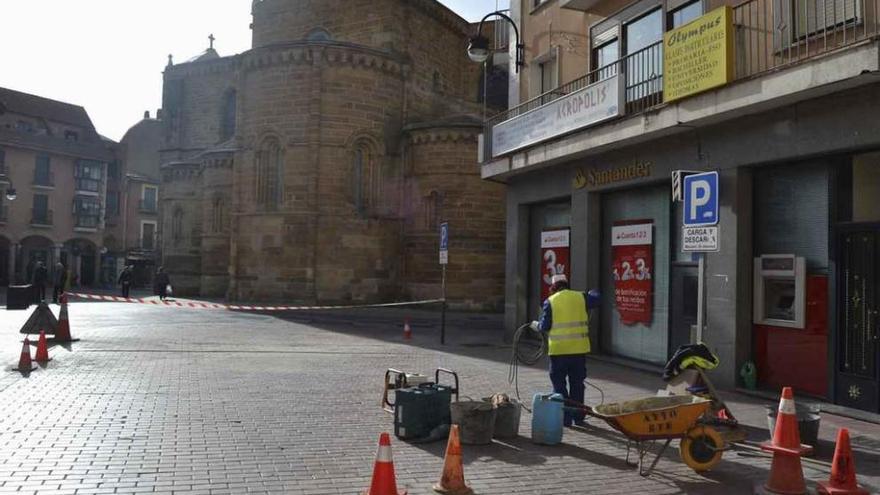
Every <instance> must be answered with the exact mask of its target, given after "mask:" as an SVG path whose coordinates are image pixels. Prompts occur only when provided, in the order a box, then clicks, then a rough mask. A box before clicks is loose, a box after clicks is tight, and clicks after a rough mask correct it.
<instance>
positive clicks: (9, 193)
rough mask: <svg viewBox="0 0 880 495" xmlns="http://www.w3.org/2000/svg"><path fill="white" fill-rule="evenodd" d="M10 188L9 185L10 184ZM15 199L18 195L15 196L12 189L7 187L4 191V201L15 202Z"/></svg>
mask: <svg viewBox="0 0 880 495" xmlns="http://www.w3.org/2000/svg"><path fill="white" fill-rule="evenodd" d="M10 186H11V184H10ZM17 197H18V195H17V194H15V188H14V187H9V188H7V189H6V199H8V200H9V201H15V198H17Z"/></svg>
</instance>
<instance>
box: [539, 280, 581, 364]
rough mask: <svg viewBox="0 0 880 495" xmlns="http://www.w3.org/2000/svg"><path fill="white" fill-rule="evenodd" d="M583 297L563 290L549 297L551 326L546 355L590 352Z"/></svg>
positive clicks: (571, 291)
mask: <svg viewBox="0 0 880 495" xmlns="http://www.w3.org/2000/svg"><path fill="white" fill-rule="evenodd" d="M586 306H587V304H586V300H585V298H584V295H583V294H582V293H580V292H577V291H574V290H563V291H559V292H557V293H556V294H553V295H552V296H550V312H551V316H552V317H553V326H552V327H550V332H549V334H548V338H547V340H548V341H549V351H548V354H549V355H551V356H565V355H567V354H587V353H588V352H590V317H589V315H588V314H587V307H586Z"/></svg>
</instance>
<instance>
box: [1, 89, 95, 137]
mask: <svg viewBox="0 0 880 495" xmlns="http://www.w3.org/2000/svg"><path fill="white" fill-rule="evenodd" d="M0 105H2V106H3V107H5V108H6V111H8V112H10V113H20V114H23V115H29V116H31V117H38V118H43V119H46V120H50V121H54V122H60V123H64V124H70V125H75V126H79V127H84V128H86V129H90V130H92V131H94V130H95V126H94V125H93V124H92V120H91V119H90V118H89V114H88V113H86V110H85V108H83V107H81V106H79V105H71V104H70V103H64V102H62V101H57V100H50V99H49V98H43V97H41V96H35V95H31V94H28V93H22V92H20V91H15V90H12V89H7V88H0Z"/></svg>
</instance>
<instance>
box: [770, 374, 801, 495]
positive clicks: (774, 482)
mask: <svg viewBox="0 0 880 495" xmlns="http://www.w3.org/2000/svg"><path fill="white" fill-rule="evenodd" d="M761 448H762V449H764V450H766V451H769V452H773V463H772V464H771V466H770V479H768V480H767V483H765V484H764V486H763V488H764V491H765V492H766V493H783V494H787V495H797V494H802V493H807V484H806V482H804V470H803V467H801V456H802V455H804V454H807V453H810V452H812V450H813V448H812V447H810V446H808V445H801V435H800V432H799V431H798V421H797V412H796V409H795V404H794V393H793V392H792V390H791V387H785V388H783V389H782V399H780V400H779V413H778V414H777V415H776V428H775V429H774V430H773V440H772V441H771V442H769V443H764V444H762V445H761Z"/></svg>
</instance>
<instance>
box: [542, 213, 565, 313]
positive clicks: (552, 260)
mask: <svg viewBox="0 0 880 495" xmlns="http://www.w3.org/2000/svg"><path fill="white" fill-rule="evenodd" d="M570 237H571V236H570V230H569V229H554V230H546V231H544V232H541V301H545V300H546V299H547V298H548V297H550V279H551V278H552V277H553V275H559V274H562V275H565V276H566V277H571V267H570V266H569V257H570V254H569V251H570V249H571V247H570V246H571V244H570Z"/></svg>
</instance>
